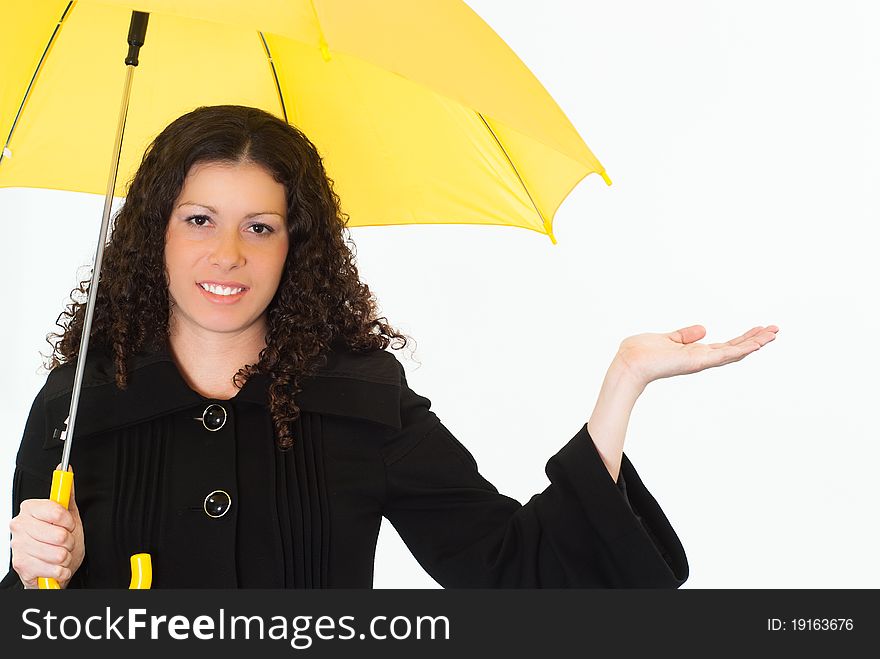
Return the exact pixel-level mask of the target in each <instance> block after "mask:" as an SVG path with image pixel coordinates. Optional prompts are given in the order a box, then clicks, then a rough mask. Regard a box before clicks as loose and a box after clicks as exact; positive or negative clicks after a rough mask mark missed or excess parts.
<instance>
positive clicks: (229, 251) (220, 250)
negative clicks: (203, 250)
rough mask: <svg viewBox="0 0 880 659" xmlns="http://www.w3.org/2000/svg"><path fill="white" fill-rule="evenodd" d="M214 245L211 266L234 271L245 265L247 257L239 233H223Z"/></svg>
mask: <svg viewBox="0 0 880 659" xmlns="http://www.w3.org/2000/svg"><path fill="white" fill-rule="evenodd" d="M218 233H219V235H218V236H217V238H216V239H215V241H214V244H213V245H212V247H213V249H212V251H211V255H210V260H211V265H216V266H219V267H220V268H222V269H224V270H232V269H234V268H239V267H241V266H243V265H244V263H245V257H244V253H243V252H242V249H241V245H240V243H239V237H238V232H237V231H221V232H218Z"/></svg>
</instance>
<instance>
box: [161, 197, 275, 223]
mask: <svg viewBox="0 0 880 659" xmlns="http://www.w3.org/2000/svg"><path fill="white" fill-rule="evenodd" d="M181 206H198V207H199V208H206V209H208V210H209V211H211V212H212V213H216V212H217V209H216V208H214V207H213V206H208V205H207V204H197V203H195V202H193V201H185V202H183V203H182V204H178V206H177V207H178V208H180V207H181ZM258 215H277V216H278V217H280V218H281V219H284V216H283V215H282V214H281V213H276V212H275V211H260V212H259V213H248V214H247V215H245V219H248V220H249V219H251V218H252V217H257V216H258Z"/></svg>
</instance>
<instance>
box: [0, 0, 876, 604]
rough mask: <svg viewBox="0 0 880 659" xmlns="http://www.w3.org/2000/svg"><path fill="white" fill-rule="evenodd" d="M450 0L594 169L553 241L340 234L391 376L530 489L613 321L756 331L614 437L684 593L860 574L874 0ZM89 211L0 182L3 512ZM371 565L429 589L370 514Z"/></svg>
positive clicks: (869, 383) (868, 489)
mask: <svg viewBox="0 0 880 659" xmlns="http://www.w3.org/2000/svg"><path fill="white" fill-rule="evenodd" d="M468 4H470V5H471V6H472V7H473V8H474V9H475V10H476V11H477V13H479V14H480V15H481V16H482V17H483V18H484V19H485V20H486V21H487V22H488V23H489V24H490V25H491V26H492V27H493V28H495V30H496V31H497V32H498V33H499V34H500V35H501V36H502V37H503V38H504V39H505V40H506V41H507V43H508V44H510V46H511V47H512V48H513V49H514V50H515V51H516V52H517V53H518V54H519V55H520V57H521V58H522V59H523V61H524V62H525V63H526V64H527V65H528V66H529V67H530V68H531V70H532V71H533V72H534V73H535V74H536V76H537V77H538V78H539V79H540V80H541V81H542V82H543V83H544V85H545V86H546V87H547V89H548V90H549V91H550V93H551V94H552V95H553V97H554V98H555V99H556V101H557V102H558V103H559V105H560V106H561V107H562V109H563V110H564V111H565V112H566V114H567V115H568V116H569V118H570V119H571V121H572V123H573V124H574V125H575V126H576V127H577V129H578V130H579V131H580V133H581V135H582V136H583V137H584V139H585V141H586V142H587V144H588V145H589V146H590V147H591V149H592V150H593V151H594V152H595V153H596V155H597V156H598V157H599V159H600V160H601V161H602V163H603V164H604V165H605V167H606V168H607V170H608V173H609V175H610V176H611V178H612V180H613V182H614V185H613V186H612V187H610V188H607V187H606V186H605V184H604V182H603V181H602V180H601V179H600V178H599V177H598V176H590V177H588V178H587V179H585V180H584V181H583V182H582V183H581V184H580V185H579V186H578V187H577V188H576V189H575V190H574V192H573V193H572V194H571V195H570V197H569V198H568V199H567V201H566V202H565V203H564V204H563V206H562V207H561V208H560V210H559V212H558V213H557V215H556V218H555V222H554V230H555V233H556V236H557V238H558V240H559V244H558V245H555V246H554V245H552V244H551V242H550V240H549V239H548V238H547V237H545V236H541V235H539V234H536V233H533V232H531V231H526V230H522V229H513V228H500V227H472V226H456V225H450V226H415V227H412V226H409V227H363V228H357V229H353V230H352V237H353V238H354V240H355V242H356V243H357V247H358V249H357V255H358V264H359V268H360V272H361V276H362V279H363V280H364V281H365V282H367V283H368V284H369V285H370V287H371V289H372V290H373V291H374V292H375V293H376V295H377V297H378V299H379V302H380V304H381V312H382V313H383V314H384V315H386V316H387V317H388V319H389V320H390V322H391V323H392V325H394V326H395V327H397V328H398V329H400V330H402V331H404V332H406V333H408V334H409V335H411V336H413V337H415V338H416V340H417V352H416V355H415V356H416V358H417V359H418V362H419V363H416V362H414V361H411V360H409V359H408V354H409V351H408V350H404V351H402V352H398V353H397V355H398V357H399V358H400V359H402V360H403V361H404V364H405V365H406V368H407V374H408V379H409V383H410V385H411V386H412V388H413V389H414V390H415V391H417V392H419V393H422V394H424V395H426V396H428V397H429V398H430V399H431V401H432V403H433V406H432V409H433V410H434V411H435V412H436V413H437V414H438V415H439V416H440V418H441V419H442V420H443V422H444V423H445V425H446V426H447V427H449V428H450V429H451V430H452V431H453V432H454V433H455V434H456V436H457V437H458V438H459V439H460V440H461V441H462V442H463V443H464V444H465V446H467V447H468V448H469V449H470V450H471V452H472V453H473V454H474V456H475V457H476V459H477V462H478V464H479V466H480V471H481V473H482V474H483V475H484V476H485V477H486V478H487V479H488V480H489V481H491V482H492V483H493V484H494V485H495V486H496V487H497V488H498V489H499V490H500V491H501V492H502V493H504V494H507V495H509V496H512V497H515V498H517V499H518V500H519V501H521V502H525V501H527V500H528V499H529V498H530V497H531V496H532V495H533V494H535V493H537V492H540V491H542V490H543V489H544V488H545V487H546V486H547V484H548V481H547V478H546V476H545V474H544V465H545V463H546V461H547V459H548V458H549V457H550V456H551V455H553V454H554V453H555V452H556V451H557V450H558V449H559V448H561V447H562V445H563V444H565V442H567V441H568V440H569V439H570V438H571V437H572V436H573V435H574V434H575V433H576V432H577V430H578V429H579V428H580V427H581V426H582V425H583V424H584V422H586V421H587V419H588V418H589V415H590V413H591V412H592V409H593V405H594V403H595V400H596V396H597V394H598V391H599V388H600V385H601V383H602V379H603V377H604V374H605V371H606V369H607V367H608V365H609V364H610V362H611V360H612V358H613V356H614V353H615V351H616V349H617V346H618V344H619V343H620V341H621V340H622V339H624V338H625V337H627V336H630V335H632V334H637V333H641V332H668V331H672V330H675V329H678V328H680V327H684V326H687V325H691V324H697V323H699V324H702V325H704V326H705V327H706V329H707V330H708V335H707V336H706V338H705V339H704V340H703V341H704V342H706V343H711V342H720V341H726V340H729V339H731V338H733V337H735V336H738V335H739V334H741V333H742V332H744V331H746V330H748V329H750V328H751V327H753V326H755V325H770V324H775V325H777V326H779V327H780V331H779V334H778V337H777V339H776V341H774V342H772V343H770V344H769V345H767V346H765V347H764V348H762V349H761V350H759V351H758V352H756V353H753V354H752V355H749V356H748V357H746V358H745V359H743V360H742V361H740V362H736V363H734V364H730V365H728V366H724V367H720V368H715V369H709V370H708V371H704V372H702V373H697V374H693V375H689V376H681V377H676V378H670V379H665V380H660V381H657V382H654V383H652V384H650V385H649V386H648V387H647V389H646V390H645V392H644V393H643V394H642V397H641V398H640V399H639V401H638V402H637V404H636V407H635V410H634V412H633V415H632V418H631V420H630V424H629V430H628V433H627V441H626V447H625V451H626V453H627V455H628V456H629V458H630V459H631V460H632V462H633V463H634V465H635V466H636V468H637V470H638V471H639V473H640V475H641V477H642V479H643V481H644V482H645V484H646V485H647V486H648V488H649V489H650V491H651V492H652V494H653V495H654V496H655V497H656V498H657V500H658V501H659V502H660V504H661V506H662V507H663V509H664V511H665V512H666V514H667V516H668V517H669V519H670V521H671V523H672V525H673V527H674V528H675V529H676V531H677V533H678V535H679V537H680V538H681V540H682V543H683V544H684V547H685V549H686V551H687V555H688V559H689V562H690V569H691V576H690V579H689V580H688V582H687V583H686V584H685V586H684V587H685V588H745V587H748V588H751V587H758V588H788V587H794V588H806V587H818V588H861V587H872V588H878V587H880V567H878V562H877V556H878V555H880V546H878V545H880V543H878V525H877V503H878V496H877V494H876V490H875V481H876V474H877V464H878V460H880V448H878V439H880V433H878V431H877V429H876V426H875V425H874V418H873V413H872V412H871V410H872V409H876V408H874V404H875V399H876V397H877V393H878V387H877V384H876V380H877V373H878V370H880V368H878V367H880V357H878V350H877V338H876V337H877V334H878V330H880V313H878V311H877V290H876V284H877V281H878V268H877V266H876V265H872V263H876V252H877V231H876V224H877V221H878V219H880V217H878V185H877V183H876V182H877V180H878V176H880V165H878V152H880V134H878V129H877V122H878V117H880V82H878V80H880V66H878V65H880V49H878V46H877V43H878V40H877V39H876V34H877V33H878V32H880V20H878V10H877V9H876V5H874V4H873V3H871V2H868V1H865V2H854V1H848V2H837V3H833V4H832V3H827V2H821V3H820V2H804V1H803V0H801V1H799V2H793V1H785V2H783V1H779V0H775V1H772V2H768V1H763V2H756V1H754V0H738V1H737V2H732V1H730V2H709V1H697V0H691V1H683V0H670V1H668V2H663V3H657V2H650V1H648V0H639V1H635V0H630V1H626V2H594V1H592V0H590V1H588V2H563V1H561V0H553V1H549V0H544V1H543V2H540V3H535V2H531V1H529V2H525V1H519V2H510V1H509V0H507V1H502V0H470V2H469V3H468ZM453 47H454V46H453ZM59 157H69V158H71V162H72V164H75V158H76V155H75V154H59ZM344 201H345V200H344V199H343V203H344ZM102 203H103V200H102V199H101V198H99V197H96V196H88V195H81V194H73V193H61V192H47V191H33V190H0V215H2V223H0V226H2V231H3V234H2V235H3V237H4V240H3V245H4V248H3V250H2V255H3V258H2V259H0V275H2V279H3V282H4V297H5V301H4V304H3V307H2V308H3V321H4V322H2V323H0V345H2V346H3V356H4V362H5V364H6V366H5V373H6V377H5V378H4V383H3V384H2V385H0V428H2V429H3V430H2V433H3V434H2V443H0V465H2V471H0V478H2V482H5V483H7V486H6V487H3V488H0V511H2V515H0V519H2V522H3V527H4V528H6V522H7V521H8V519H9V511H10V506H11V504H10V500H9V489H10V488H9V484H10V483H11V480H12V472H13V465H14V458H15V452H16V450H17V448H18V443H19V441H20V437H21V432H22V429H23V426H24V421H25V418H26V416H27V413H28V410H29V408H30V404H31V401H32V400H33V397H34V396H35V395H36V393H37V391H38V390H39V388H40V387H41V386H42V384H43V382H44V380H45V373H44V372H42V371H40V370H39V365H40V357H39V354H38V351H40V350H44V351H45V349H46V348H47V345H46V344H45V342H44V341H43V337H44V336H45V334H46V333H47V332H48V331H49V330H50V329H52V324H53V322H54V319H55V318H56V316H57V314H58V313H59V312H60V310H61V308H62V304H63V303H64V302H65V300H66V299H67V293H68V292H69V290H70V288H71V287H72V285H73V284H74V282H75V274H76V271H77V267H78V266H82V265H84V264H88V263H90V261H91V259H92V256H93V250H94V244H95V240H96V237H97V229H98V224H99V219H100V211H101V206H102ZM7 563H8V544H7V543H2V547H0V565H2V566H5V565H6V564H7ZM4 571H5V568H4ZM374 583H375V586H376V587H377V588H384V587H400V588H407V587H437V584H436V583H435V582H434V581H433V580H432V579H431V578H430V577H429V576H428V575H427V574H426V573H425V572H424V571H423V570H422V569H421V567H420V566H419V565H418V563H416V561H415V559H413V557H412V556H411V554H410V553H409V552H408V550H407V549H406V547H405V545H404V544H403V543H402V541H401V540H400V538H399V537H398V536H397V534H396V533H395V531H394V529H393V528H392V527H391V526H390V525H389V524H388V523H387V522H384V523H383V526H382V531H381V534H380V538H379V547H378V550H377V557H376V572H375V582H374Z"/></svg>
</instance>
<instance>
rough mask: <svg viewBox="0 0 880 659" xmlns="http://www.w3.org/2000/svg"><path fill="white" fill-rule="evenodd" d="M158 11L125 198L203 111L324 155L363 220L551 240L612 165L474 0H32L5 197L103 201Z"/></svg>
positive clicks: (14, 16) (5, 134)
mask: <svg viewBox="0 0 880 659" xmlns="http://www.w3.org/2000/svg"><path fill="white" fill-rule="evenodd" d="M133 9H134V10H138V11H143V12H149V13H150V24H149V30H148V32H147V39H146V44H145V45H144V47H143V48H142V50H141V53H140V64H139V66H138V68H137V76H136V78H135V82H134V84H133V86H132V88H131V98H130V105H129V107H128V112H127V115H126V119H125V131H124V139H123V143H122V152H121V157H120V163H119V177H118V179H117V182H116V187H115V194H116V195H117V196H124V195H125V191H126V190H125V188H126V185H127V182H128V181H129V180H130V178H131V177H132V176H133V174H134V172H135V170H136V169H137V166H138V165H139V164H140V159H141V157H142V155H143V152H144V149H145V148H146V146H147V145H148V144H149V142H150V141H151V140H152V139H153V137H154V136H155V135H157V134H158V133H159V132H160V131H161V130H162V129H163V128H164V127H165V126H166V125H167V124H169V123H170V122H171V121H173V120H174V119H175V118H177V117H179V116H180V115H182V114H184V113H186V112H189V111H190V110H192V109H195V108H196V107H199V106H202V105H215V104H238V105H249V106H254V107H259V108H262V109H264V110H266V111H268V112H271V113H273V114H275V115H276V116H278V117H281V118H284V119H285V120H287V121H288V122H289V123H290V124H292V125H294V126H296V127H297V128H299V129H300V130H302V131H303V132H304V133H305V134H306V135H307V136H308V137H309V139H311V140H312V142H314V143H315V145H316V146H317V148H318V150H319V151H320V153H321V154H322V156H323V158H324V163H325V167H326V169H327V172H328V174H329V175H330V177H331V178H333V179H334V181H335V189H336V191H337V193H338V194H339V196H340V198H341V200H342V206H343V210H345V212H347V213H348V214H349V215H350V218H351V219H350V222H349V226H374V225H395V224H419V223H429V224H488V225H504V226H517V227H522V228H526V229H531V230H533V231H538V232H540V233H545V234H547V235H548V236H550V238H551V240H553V242H554V243H555V242H556V240H555V238H554V237H553V231H552V220H553V216H554V214H555V212H556V209H557V208H558V207H559V205H560V204H561V203H562V201H563V199H564V198H565V197H566V195H567V194H568V193H569V191H570V190H571V189H572V188H573V187H574V186H575V185H576V184H577V183H578V181H580V180H581V179H582V178H583V177H585V176H586V175H588V174H590V173H599V174H600V175H602V176H603V178H604V179H605V181H606V182H607V183H608V184H610V180H609V179H608V177H607V175H606V174H605V170H604V168H603V167H602V165H601V164H600V163H599V161H598V160H597V159H596V157H595V156H594V155H593V153H592V152H591V151H590V149H589V148H588V147H587V145H586V144H585V143H584V141H583V140H582V139H581V137H580V136H579V135H578V133H577V131H576V130H575V129H574V127H573V126H572V124H571V123H570V122H569V121H568V119H567V118H566V116H565V115H564V113H563V112H562V110H560V108H559V107H558V105H557V104H556V103H555V102H554V101H553V99H552V98H551V97H550V95H549V94H548V93H547V91H546V90H545V89H544V88H543V86H542V85H541V84H540V82H538V80H537V79H536V78H535V77H534V76H533V75H532V73H531V72H530V71H529V70H528V69H527V68H526V66H525V65H524V64H523V63H522V62H521V61H520V60H519V58H518V57H517V56H516V55H515V54H514V53H513V51H511V50H510V48H509V47H508V46H507V45H506V44H505V43H504V42H503V41H502V40H501V38H500V37H498V35H496V34H495V32H493V31H492V29H491V28H490V27H489V26H488V25H486V24H485V23H484V22H483V21H482V19H480V18H479V16H477V15H476V14H475V13H474V12H473V11H472V10H471V9H470V8H468V7H467V5H465V4H464V3H463V2H461V1H460V0H420V1H419V2H411V1H409V0H248V2H241V1H240V0H127V1H126V0H100V1H97V0H77V1H75V2H69V1H68V0H29V1H28V2H20V1H13V2H4V3H2V5H0V24H2V25H4V26H5V28H6V29H5V30H4V38H3V39H2V40H0V143H2V145H3V147H4V148H3V151H2V155H0V187H36V188H51V189H58V190H73V191H79V192H90V193H97V194H104V192H105V191H106V187H107V176H108V171H107V168H108V162H109V161H110V157H111V152H112V151H113V147H114V134H115V126H116V124H117V121H118V113H119V102H120V95H121V93H122V89H123V81H124V79H125V76H126V70H125V69H126V67H125V66H124V65H123V63H122V60H123V58H124V55H125V41H124V40H125V36H126V34H127V33H128V28H129V22H130V19H131V12H132V10H133Z"/></svg>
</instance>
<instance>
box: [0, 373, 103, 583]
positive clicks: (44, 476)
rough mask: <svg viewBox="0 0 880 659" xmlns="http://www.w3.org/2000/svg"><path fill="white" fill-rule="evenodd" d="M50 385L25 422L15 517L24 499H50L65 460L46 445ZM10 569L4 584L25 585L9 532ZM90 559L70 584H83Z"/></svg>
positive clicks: (14, 498) (14, 495) (15, 481)
mask: <svg viewBox="0 0 880 659" xmlns="http://www.w3.org/2000/svg"><path fill="white" fill-rule="evenodd" d="M45 391H46V388H45V387H43V389H42V390H41V391H40V393H39V394H37V397H36V398H35V399H34V402H33V405H32V406H31V411H30V414H29V415H28V418H27V422H26V423H25V429H24V435H23V436H22V439H21V445H20V446H19V449H18V455H17V456H16V459H15V471H14V473H13V477H12V517H15V516H16V515H18V513H19V509H20V508H21V503H22V501H26V500H27V499H48V498H49V490H50V489H51V486H52V472H53V471H54V469H55V466H56V465H57V464H58V463H59V462H61V449H60V448H55V449H46V448H44V444H45V440H46V438H47V434H46V433H47V432H51V430H49V429H47V428H46V411H45V407H44V405H43V402H44V395H45ZM9 541H10V551H9V571H8V572H7V574H6V576H5V577H3V579H2V581H0V588H10V589H24V584H22V583H21V578H19V576H18V573H17V572H16V571H15V570H13V569H12V550H11V541H12V534H11V533H10V534H9ZM87 569H88V568H87V565H86V559H84V560H83V564H82V565H81V566H80V568H79V569H78V570H77V571H76V572H75V573H74V574H73V577H71V579H70V582H69V583H68V584H67V587H68V588H82V587H83V584H84V582H83V580H84V578H85V573H86V571H87Z"/></svg>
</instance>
